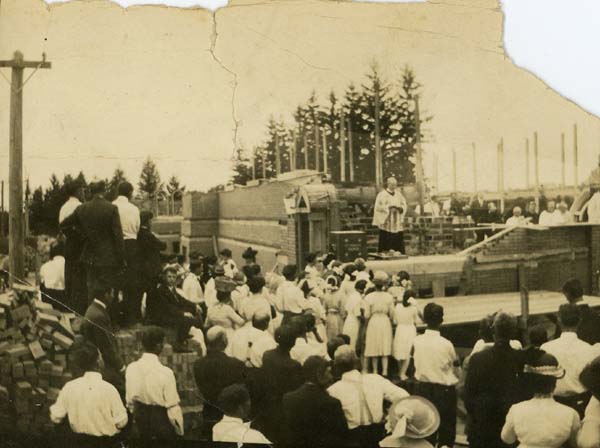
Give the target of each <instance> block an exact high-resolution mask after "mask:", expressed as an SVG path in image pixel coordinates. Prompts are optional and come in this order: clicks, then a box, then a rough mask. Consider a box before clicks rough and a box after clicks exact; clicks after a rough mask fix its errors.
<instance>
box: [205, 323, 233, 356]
mask: <svg viewBox="0 0 600 448" xmlns="http://www.w3.org/2000/svg"><path fill="white" fill-rule="evenodd" d="M227 343H228V340H227V332H226V331H225V329H224V328H223V327H220V326H218V325H216V326H214V327H211V328H209V330H208V331H207V332H206V349H207V350H208V351H212V352H224V351H225V348H227Z"/></svg>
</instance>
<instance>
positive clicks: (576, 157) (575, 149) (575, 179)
mask: <svg viewBox="0 0 600 448" xmlns="http://www.w3.org/2000/svg"><path fill="white" fill-rule="evenodd" d="M578 168H579V151H578V147H577V125H576V124H574V125H573V182H574V184H575V187H576V188H577V187H579V173H578Z"/></svg>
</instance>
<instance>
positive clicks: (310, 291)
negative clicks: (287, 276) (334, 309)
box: [298, 278, 327, 341]
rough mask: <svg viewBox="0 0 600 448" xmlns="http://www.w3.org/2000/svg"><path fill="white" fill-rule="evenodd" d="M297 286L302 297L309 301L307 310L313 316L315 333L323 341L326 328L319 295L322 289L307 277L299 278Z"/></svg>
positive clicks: (325, 339)
mask: <svg viewBox="0 0 600 448" xmlns="http://www.w3.org/2000/svg"><path fill="white" fill-rule="evenodd" d="M298 287H299V288H300V289H301V290H302V292H303V293H304V297H305V298H306V300H307V301H308V303H309V308H308V311H310V312H311V314H312V315H313V316H314V317H315V328H316V331H317V334H318V335H319V337H320V338H321V339H322V340H323V341H327V329H326V328H325V322H326V316H327V313H326V312H325V308H324V307H323V304H322V303H321V299H320V296H322V291H321V290H320V289H319V288H318V287H316V286H314V283H313V282H311V281H310V280H309V279H308V278H304V279H302V280H300V283H298Z"/></svg>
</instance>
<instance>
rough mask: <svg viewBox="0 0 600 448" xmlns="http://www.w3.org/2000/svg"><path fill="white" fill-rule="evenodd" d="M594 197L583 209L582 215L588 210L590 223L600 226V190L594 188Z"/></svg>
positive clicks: (592, 191)
mask: <svg viewBox="0 0 600 448" xmlns="http://www.w3.org/2000/svg"><path fill="white" fill-rule="evenodd" d="M591 193H592V197H591V198H590V200H589V201H588V202H587V203H586V204H585V205H584V206H583V208H582V209H581V213H582V214H583V212H584V211H585V210H586V209H587V214H588V222H590V223H594V224H599V223H600V190H598V189H597V187H596V188H592V190H591Z"/></svg>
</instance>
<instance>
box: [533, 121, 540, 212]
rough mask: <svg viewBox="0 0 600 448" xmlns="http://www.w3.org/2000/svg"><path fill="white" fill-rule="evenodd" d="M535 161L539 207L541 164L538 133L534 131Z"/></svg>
mask: <svg viewBox="0 0 600 448" xmlns="http://www.w3.org/2000/svg"><path fill="white" fill-rule="evenodd" d="M533 163H534V165H533V166H534V174H535V178H534V180H535V202H536V205H537V209H538V210H539V208H540V166H539V160H538V133H537V131H535V132H534V133H533Z"/></svg>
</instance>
